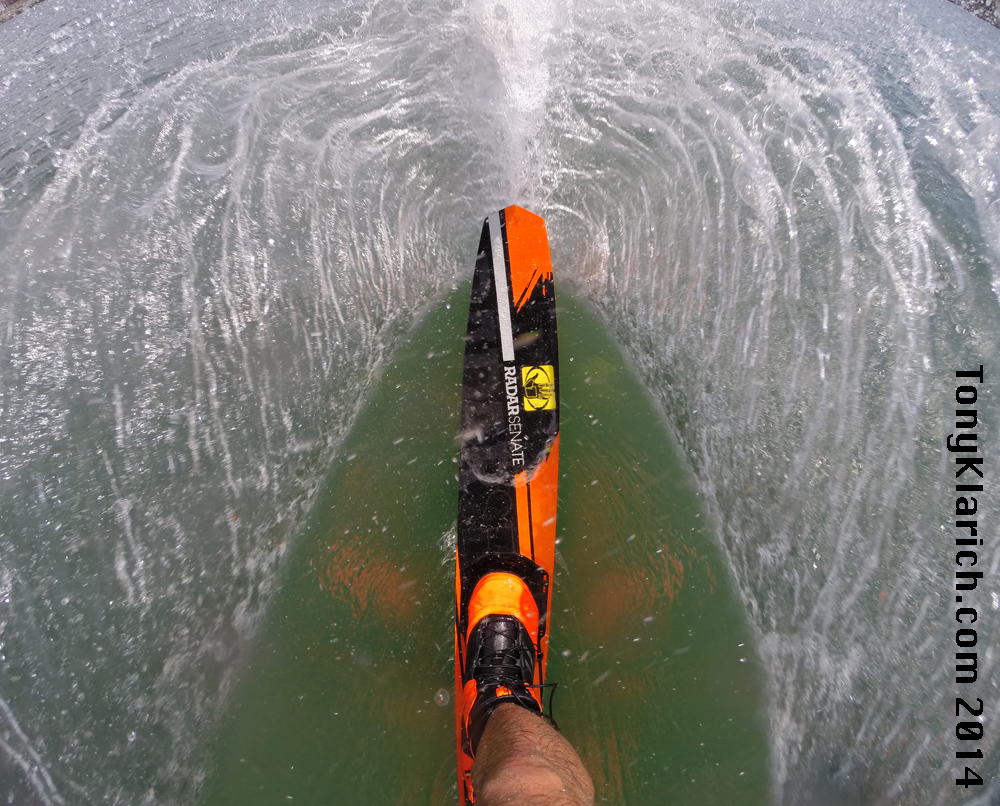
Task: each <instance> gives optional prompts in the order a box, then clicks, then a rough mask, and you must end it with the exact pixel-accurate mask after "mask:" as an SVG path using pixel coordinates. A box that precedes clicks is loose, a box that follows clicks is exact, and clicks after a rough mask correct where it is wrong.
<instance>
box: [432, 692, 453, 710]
mask: <svg viewBox="0 0 1000 806" xmlns="http://www.w3.org/2000/svg"><path fill="white" fill-rule="evenodd" d="M434 702H436V703H437V704H438V705H440V706H441V707H442V708H444V707H445V706H446V705H447V704H448V703H449V702H451V694H449V693H448V689H446V688H439V689H438V690H437V694H435V695H434Z"/></svg>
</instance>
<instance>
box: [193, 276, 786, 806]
mask: <svg viewBox="0 0 1000 806" xmlns="http://www.w3.org/2000/svg"><path fill="white" fill-rule="evenodd" d="M467 305H468V289H467V288H463V289H460V290H459V291H458V292H456V293H455V294H453V295H452V296H451V297H450V298H449V299H448V300H447V301H446V303H443V304H442V305H441V306H440V307H439V308H437V309H436V310H434V311H433V312H432V313H431V314H430V315H429V316H428V317H427V318H426V319H425V320H424V322H423V323H422V324H421V326H420V327H419V328H417V330H416V331H415V332H414V333H413V334H412V337H411V339H410V340H409V342H408V343H407V344H406V345H404V346H403V347H402V348H401V349H400V351H399V353H398V355H397V357H396V360H395V362H394V363H393V365H392V366H391V367H390V368H389V369H388V370H387V371H386V373H385V375H384V376H383V378H382V380H381V381H380V382H379V383H378V385H377V387H376V388H375V389H374V390H373V392H372V394H371V395H370V398H369V401H368V404H367V406H366V408H365V410H364V412H363V413H362V415H361V416H360V417H359V418H358V420H357V424H356V426H355V428H354V430H353V432H352V433H351V435H350V437H349V438H348V440H347V441H346V442H345V444H344V446H343V449H342V451H341V452H340V458H339V459H338V461H337V463H336V465H335V466H334V467H333V468H332V470H331V472H330V476H329V480H328V483H327V485H326V487H325V490H324V492H323V493H322V495H321V496H320V497H319V499H318V501H317V504H316V508H315V512H314V515H313V519H312V522H311V525H310V526H309V528H308V529H307V531H306V533H305V534H303V535H302V536H301V537H300V539H299V540H298V542H297V543H296V546H295V548H294V549H293V551H292V552H290V554H289V556H288V557H287V558H286V560H285V563H286V565H285V573H284V576H283V583H282V587H281V590H280V591H279V592H277V593H276V594H275V601H274V602H273V605H272V607H271V609H270V611H269V615H268V618H267V622H266V623H265V625H264V627H263V629H262V630H261V634H260V639H259V643H258V644H257V646H256V647H255V648H254V650H253V653H252V657H250V658H249V659H248V661H247V666H246V668H245V670H244V672H243V677H242V680H241V681H240V682H239V684H238V687H237V690H236V693H235V695H234V699H233V702H232V706H231V708H230V709H229V711H228V716H227V718H226V719H225V721H224V723H223V725H222V726H221V728H220V731H219V735H218V737H217V740H216V741H215V742H214V750H213V753H214V758H213V759H212V762H213V763H212V770H213V772H212V775H211V777H210V779H209V780H208V781H207V782H206V785H205V788H204V790H203V791H204V793H205V797H204V799H203V800H204V802H205V803H207V804H212V806H215V805H216V804H218V805H221V804H241V806H252V805H253V804H278V803H282V804H284V803H307V804H321V803H322V804H328V803H331V804H434V805H435V806H437V804H449V803H455V802H456V801H457V794H456V787H455V739H454V713H453V708H454V705H453V700H452V701H451V702H449V703H448V705H447V706H446V707H441V706H439V705H437V704H436V703H435V693H436V692H438V691H439V690H440V689H442V688H444V689H447V691H448V692H449V694H451V695H453V691H452V689H453V686H454V667H453V660H452V617H453V606H454V566H453V562H454V560H453V557H454V554H453V552H454V526H455V511H456V506H457V497H456V496H457V484H456V477H455V474H456V472H457V464H456V461H457V443H456V442H455V435H456V434H457V432H458V422H459V420H458V415H459V404H460V388H459V384H460V381H461V359H462V338H461V334H462V333H463V332H464V326H465V316H466V310H467ZM559 328H560V361H561V372H562V382H561V389H562V405H563V409H562V412H563V418H562V425H561V433H562V440H561V442H562V446H561V456H560V462H561V466H560V471H561V473H560V490H559V520H558V534H559V536H560V537H559V540H560V544H559V547H558V552H559V553H558V555H557V563H556V574H555V589H554V595H553V611H554V614H553V622H552V625H553V626H552V644H551V650H550V654H549V680H550V681H557V682H558V683H559V689H558V691H557V693H556V695H555V716H556V718H557V720H558V721H559V724H560V727H561V728H562V730H563V733H564V734H565V735H566V736H567V737H568V738H569V740H570V741H571V742H572V743H573V744H574V745H575V746H576V747H577V748H578V750H579V752H580V754H581V756H582V758H583V760H584V762H585V764H586V765H587V768H588V769H589V770H590V773H591V775H592V776H593V778H594V781H595V784H596V788H597V801H598V803H602V802H607V803H614V804H629V806H642V804H700V805H704V804H716V803H717V804H734V803H739V804H741V806H748V805H752V804H763V803H767V802H769V784H768V777H767V762H768V758H767V753H768V746H769V742H768V739H767V736H766V729H765V724H764V720H763V697H762V675H761V673H760V670H759V669H758V668H757V666H756V661H755V655H754V651H753V649H752V645H751V643H750V638H749V635H748V630H747V627H746V624H745V619H744V616H743V612H742V608H741V606H740V604H739V602H738V600H737V599H736V597H735V596H734V594H733V591H732V589H731V585H730V581H729V578H728V576H727V573H726V570H725V568H724V566H723V564H722V562H721V558H720V555H719V552H718V551H717V549H716V547H715V544H714V543H713V541H712V539H711V537H710V535H709V533H708V531H707V529H706V528H705V525H704V523H703V522H704V515H703V514H702V513H701V512H700V509H699V502H698V497H697V495H696V493H695V491H694V488H693V485H692V482H691V479H690V476H689V473H688V471H687V469H686V466H685V465H684V463H683V461H682V459H681V458H680V457H679V455H678V452H677V449H676V447H675V446H674V443H673V442H672V440H671V439H670V437H669V435H668V432H667V430H666V429H665V427H664V425H663V423H662V420H661V419H660V418H659V416H658V415H657V413H656V410H655V409H654V407H653V405H652V401H651V400H650V398H649V396H648V394H647V393H646V391H645V390H644V389H643V388H642V387H641V386H640V385H639V384H638V383H637V381H636V380H635V378H634V377H633V376H632V375H631V374H630V373H629V372H628V371H627V370H626V369H625V368H624V364H623V360H622V357H621V355H620V353H619V351H618V349H617V348H616V347H615V345H614V344H613V343H612V341H611V339H610V337H609V336H608V334H607V332H606V331H605V329H604V328H603V327H602V326H601V324H600V323H599V322H598V320H597V319H596V318H595V317H594V316H593V315H592V314H591V313H590V312H588V311H587V310H586V309H585V308H584V307H582V306H581V305H579V304H577V303H575V302H574V301H572V300H571V299H569V298H568V296H567V295H566V294H563V295H562V297H561V300H560V307H559Z"/></svg>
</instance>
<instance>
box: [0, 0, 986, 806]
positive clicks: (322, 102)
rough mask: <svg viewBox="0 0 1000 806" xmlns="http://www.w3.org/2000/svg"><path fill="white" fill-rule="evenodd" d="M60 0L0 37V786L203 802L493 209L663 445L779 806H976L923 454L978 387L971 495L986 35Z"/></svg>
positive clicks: (924, 9)
mask: <svg viewBox="0 0 1000 806" xmlns="http://www.w3.org/2000/svg"><path fill="white" fill-rule="evenodd" d="M85 5H86V8H82V7H80V6H79V5H65V4H63V3H62V2H60V0H49V2H48V3H43V4H41V5H38V6H36V7H34V8H32V9H31V10H29V11H27V12H25V13H23V14H21V15H20V16H19V17H17V18H16V19H15V20H14V21H13V22H11V23H8V24H6V25H4V26H3V27H2V28H0V63H2V65H3V75H2V76H0V193H2V196H0V663H2V669H0V791H2V793H3V794H6V795H7V796H8V798H9V800H10V802H17V803H36V802H37V803H44V804H61V803H67V804H69V803H95V804H96V803H101V804H106V803H122V804H133V803H150V804H152V803H164V804H165V803H190V802H193V801H194V800H196V798H197V793H198V787H199V784H200V782H201V781H202V779H203V777H204V774H205V770H204V769H203V766H202V764H203V750H204V746H205V742H206V741H207V737H208V735H209V733H210V731H211V729H212V727H213V726H214V724H215V720H216V718H217V716H218V714H219V713H220V710H221V709H222V708H223V707H224V704H225V697H226V694H227V692H228V690H229V686H230V683H231V681H232V678H233V675H234V674H235V673H236V672H238V670H239V669H240V668H241V664H242V663H243V662H244V661H245V648H246V646H247V642H248V640H249V639H250V638H251V637H252V636H253V634H254V630H255V628H256V625H257V624H258V622H259V617H260V615H261V613H262V611H263V608H264V607H265V606H266V602H267V599H268V594H269V593H270V592H271V590H272V589H273V587H274V584H275V582H276V569H277V563H278V560H279V559H280V557H281V556H282V554H283V552H284V550H285V548H286V546H287V545H288V542H289V540H291V539H292V538H294V536H295V535H296V533H297V532H298V531H299V530H300V528H301V527H302V525H303V523H304V518H305V516H306V514H307V512H308V510H309V505H310V502H311V500H312V497H313V495H314V492H315V490H316V489H317V486H318V485H319V484H320V482H321V481H322V479H323V475H324V473H325V471H326V469H327V467H328V466H329V463H330V461H331V459H332V457H333V456H334V455H335V453H336V451H337V447H338V444H339V442H340V440H341V438H342V437H343V435H344V434H345V432H346V431H347V429H348V428H349V427H350V426H351V423H352V419H353V417H354V415H355V414H356V413H357V411H358V410H359V408H360V406H361V405H362V403H363V401H364V399H365V395H366V392H367V390H368V389H369V388H370V385H371V383H372V382H373V380H374V379H375V377H376V376H377V374H378V372H379V369H380V368H381V367H382V366H384V363H385V361H386V360H387V358H389V357H390V356H391V354H392V352H393V349H394V346H395V345H397V344H398V343H399V342H400V340H401V339H404V338H405V335H406V332H407V329H408V328H409V326H410V325H411V324H412V323H413V322H414V321H415V318H416V317H418V316H419V315H420V313H421V311H422V310H424V309H426V307H427V306H428V305H429V304H430V303H432V302H433V301H434V300H435V299H436V298H438V297H439V296H440V293H441V292H443V291H445V290H446V289H448V288H450V287H451V285H452V283H453V282H454V281H455V279H456V278H457V277H458V276H460V275H461V276H464V275H465V274H467V272H468V270H469V268H470V266H471V263H470V260H471V256H472V255H473V251H474V249H475V244H476V242H477V238H478V235H479V226H480V223H481V220H482V218H483V216H484V215H485V214H486V213H487V212H489V211H490V210H492V209H494V208H497V207H500V206H503V205H505V204H508V203H520V204H523V205H525V206H528V207H530V208H532V209H533V210H535V211H536V212H539V213H541V214H543V215H544V216H545V217H546V219H547V221H548V228H549V235H550V239H551V242H552V249H553V257H554V264H555V269H556V272H557V274H558V277H559V278H560V283H562V284H563V285H565V286H568V287H571V288H572V289H573V291H574V293H576V294H577V295H578V296H582V297H584V298H586V299H588V300H590V301H591V302H592V303H593V304H594V305H595V306H596V307H597V309H598V310H599V311H600V312H601V313H602V314H603V316H604V317H605V319H606V321H607V322H608V324H609V326H610V327H611V328H612V330H613V331H614V332H615V333H616V334H617V336H618V338H619V339H620V341H621V343H622V345H623V346H624V348H625V350H626V352H627V354H628V355H629V357H630V359H631V360H632V362H633V363H634V366H635V368H636V370H637V372H638V373H639V375H640V376H641V377H642V378H643V380H644V381H645V382H646V384H647V385H648V387H649V389H650V390H651V392H652V393H653V395H654V397H655V398H656V399H657V401H658V402H659V403H660V404H661V405H662V407H663V410H664V412H665V415H666V417H667V419H668V421H669V422H670V423H671V425H672V427H673V428H674V430H675V431H676V433H677V435H678V437H679V439H680V442H681V444H682V446H683V447H684V449H685V451H686V452H687V454H688V457H689V460H690V462H691V465H692V467H693V469H694V473H695V475H696V477H697V480H698V483H699V485H700V487H701V490H702V492H703V493H704V494H705V499H706V500H707V502H708V507H709V509H710V513H711V515H712V516H713V518H714V521H715V525H716V532H717V534H718V535H719V538H720V540H721V542H722V544H723V547H724V550H725V553H726V557H727V559H728V562H729V564H730V568H731V571H732V574H733V577H734V579H735V581H736V584H737V587H738V590H739V592H740V595H741V598H742V601H743V602H744V604H745V607H746V613H747V616H748V619H749V620H750V622H751V624H752V626H753V628H754V630H755V631H756V634H757V637H758V647H757V650H758V653H759V655H760V657H761V660H762V663H763V665H764V668H765V670H766V673H767V680H768V691H767V694H768V714H767V717H768V724H769V728H770V732H771V734H770V735H771V741H772V775H773V782H774V792H775V799H776V801H777V802H780V803H794V804H798V803H803V804H805V803H827V802H832V803H865V804H868V803H871V804H890V803H908V804H909V803H912V804H944V803H956V802H971V801H972V800H973V799H974V798H976V797H979V798H984V799H985V798H986V797H988V795H987V794H986V793H983V792H976V791H975V790H970V792H969V793H965V792H964V790H960V789H956V787H955V786H954V783H953V780H954V774H955V769H956V767H955V764H954V761H953V753H954V744H955V740H954V717H953V715H952V708H953V698H954V695H955V688H956V687H955V685H954V683H953V680H954V657H953V656H954V626H953V621H952V619H953V607H954V605H953V603H952V599H951V596H952V587H951V586H952V574H953V570H954V568H953V554H954V550H953V535H952V533H951V532H952V530H950V524H951V523H952V522H953V515H952V513H951V510H950V506H951V504H950V499H949V494H950V491H951V484H952V481H953V480H952V474H953V468H952V467H951V466H950V465H949V463H948V462H949V458H948V456H947V453H946V452H945V451H944V450H943V442H944V435H945V434H946V433H947V432H948V427H949V422H950V418H952V416H953V415H952V410H953V409H954V406H953V395H954V386H955V383H954V371H955V370H956V369H974V368H977V367H978V366H979V365H980V364H982V365H984V366H985V373H986V378H987V383H986V385H985V386H984V388H983V392H982V397H981V400H980V415H979V416H980V420H981V422H982V426H981V433H980V445H981V448H982V451H983V453H984V454H985V456H986V457H987V469H988V470H987V472H988V475H987V479H989V478H990V476H989V474H990V473H991V472H995V471H993V468H992V467H990V462H991V460H994V461H995V457H997V456H1000V445H998V439H997V435H998V431H997V426H998V422H1000V419H998V415H1000V407H998V406H997V403H996V398H995V396H994V394H993V391H992V390H993V389H994V388H995V386H993V381H992V379H993V377H995V373H996V372H997V371H1000V363H998V360H997V356H998V349H997V338H998V335H1000V307H998V292H1000V70H998V68H997V65H998V64H1000V35H998V32H997V31H996V30H994V29H991V28H989V27H988V26H986V25H985V24H983V23H981V22H979V21H977V20H976V19H974V18H972V17H970V16H968V15H965V14H964V13H963V12H961V11H960V10H959V9H957V8H955V7H953V6H951V5H950V4H948V3H946V2H944V0H920V1H919V2H917V1H916V0H914V2H886V3H883V4H869V3H862V2H847V3H843V4H838V6H837V7H836V8H835V9H831V7H830V6H829V5H828V4H823V3H819V2H814V1H813V0H809V1H808V2H784V0H762V2H754V3H749V2H747V3H743V2H716V1H715V0H709V1H708V2H697V3H696V2H688V0H673V1H672V2H655V3H654V2H629V0H621V2H619V3H617V4H614V5H612V4H606V3H599V2H586V1H581V2H577V1H576V0H561V1H560V0H531V2H528V0H469V2H462V0H453V1H447V0H446V1H445V2H440V3H433V2H427V3H425V2H410V3H407V2H404V1H403V0H387V1H386V2H371V3H368V4H365V3H346V4H343V5H341V6H339V7H337V8H333V9H331V8H330V7H329V5H328V4H325V3H318V2H313V1H312V0H303V2H298V3H294V4H289V5H281V6H279V7H274V8H272V7H270V6H268V5H265V4H259V5H253V4H245V3H236V2H227V1H226V0H223V2H221V3H217V4H213V5H212V7H202V6H197V5H196V6H194V7H188V6H179V7H177V8H168V7H166V6H165V4H163V3H153V2H146V1H145V0H140V1H139V2H133V1H132V0H130V1H129V2H125V1H124V0H98V1H97V2H94V3H88V4H85ZM981 510H982V511H981V513H980V518H981V520H982V522H983V524H984V526H985V527H986V528H984V529H983V530H982V531H981V534H982V535H984V536H985V543H986V545H985V546H984V547H983V550H982V553H981V555H980V563H979V567H982V568H984V569H986V571H987V576H986V579H984V585H985V586H986V590H983V591H980V594H981V598H980V604H981V607H980V617H979V622H978V624H977V627H978V630H979V636H980V643H979V649H980V657H979V683H978V684H977V685H978V689H977V695H976V696H980V697H983V698H984V699H985V700H986V701H987V702H988V703H990V705H989V707H988V708H987V711H986V713H985V716H986V724H985V738H984V740H983V742H981V743H979V745H978V746H981V747H983V748H984V750H985V752H986V760H985V762H983V764H982V766H981V767H980V769H981V771H982V772H983V773H985V774H987V776H989V774H991V773H995V772H996V770H997V762H996V748H997V737H998V736H1000V720H998V719H997V715H998V714H1000V709H998V708H997V707H995V703H997V702H1000V700H997V699H996V695H995V691H996V686H997V682H998V680H1000V673H998V671H997V656H996V650H995V648H994V645H995V643H996V641H995V639H996V637H997V635H998V633H1000V623H998V619H997V604H996V602H997V598H996V596H997V594H996V593H993V591H996V590H998V586H997V582H996V579H997V577H996V574H997V566H998V565H1000V551H998V550H997V547H998V545H1000V543H998V538H1000V529H998V528H997V526H996V513H997V507H996V504H995V497H994V496H992V495H990V494H989V493H988V494H987V495H986V496H985V501H984V504H983V505H981ZM990 595H992V599H991V598H990ZM991 601H992V605H991V604H990V602H991ZM993 791H995V790H993Z"/></svg>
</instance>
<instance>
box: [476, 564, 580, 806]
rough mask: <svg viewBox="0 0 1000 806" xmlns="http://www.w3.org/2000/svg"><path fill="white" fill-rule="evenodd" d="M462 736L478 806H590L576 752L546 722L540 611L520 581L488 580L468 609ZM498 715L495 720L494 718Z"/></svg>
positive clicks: (502, 576)
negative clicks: (540, 662)
mask: <svg viewBox="0 0 1000 806" xmlns="http://www.w3.org/2000/svg"><path fill="white" fill-rule="evenodd" d="M468 623H469V625H470V629H469V632H468V635H467V639H466V655H465V657H466V667H465V669H466V670H465V678H464V690H463V697H464V705H465V708H464V714H463V720H462V722H463V729H464V731H465V734H466V737H467V738H468V741H469V747H471V750H472V756H473V758H474V759H475V762H474V765H473V768H472V777H473V780H474V782H475V795H474V796H472V792H471V791H470V792H469V795H470V797H471V800H473V801H474V802H475V803H476V805H477V806H496V805H497V804H504V806H592V804H593V803H594V785H593V782H592V781H591V779H590V776H589V775H588V774H587V770H586V768H585V767H584V766H583V762H582V761H581V760H580V757H579V755H577V753H576V751H575V750H574V749H573V747H572V745H570V743H569V742H568V741H566V739H565V738H564V737H563V736H562V735H561V734H560V733H559V732H558V731H557V730H556V729H555V728H554V727H552V726H551V725H549V724H548V723H546V722H545V721H544V720H543V719H542V717H541V713H542V707H541V695H540V693H539V692H540V688H539V686H538V678H539V674H538V672H537V668H538V625H539V613H538V606H537V605H536V603H535V600H534V597H533V596H532V595H531V592H530V591H529V590H528V586H527V585H526V584H525V583H524V581H523V580H522V579H520V578H519V577H517V576H515V575H514V574H508V573H502V572H500V573H492V574H487V575H486V576H485V577H483V578H482V579H481V580H480V581H479V584H478V585H476V588H475V590H474V591H473V594H472V598H471V600H470V603H469V621H468ZM491 715H492V716H491Z"/></svg>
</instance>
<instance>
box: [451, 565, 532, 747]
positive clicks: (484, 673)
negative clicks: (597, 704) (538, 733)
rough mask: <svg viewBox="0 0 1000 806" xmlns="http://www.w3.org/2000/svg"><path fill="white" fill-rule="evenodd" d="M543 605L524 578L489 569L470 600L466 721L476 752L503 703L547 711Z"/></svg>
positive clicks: (465, 692) (464, 719)
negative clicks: (540, 668) (541, 662)
mask: <svg viewBox="0 0 1000 806" xmlns="http://www.w3.org/2000/svg"><path fill="white" fill-rule="evenodd" d="M538 622H539V613H538V606H537V604H536V603H535V599H534V597H533V596H532V595H531V592H530V591H529V590H528V586H527V585H526V584H525V583H524V581H523V580H522V579H521V578H520V577H517V576H515V575H514V574H508V573H503V572H497V573H492V574H487V575H486V576H484V577H483V578H482V579H481V580H480V581H479V584H478V585H476V587H475V590H474V591H473V593H472V598H471V600H470V601H469V621H468V623H469V633H468V636H467V639H466V651H465V657H466V667H465V668H466V673H465V680H464V692H463V694H464V702H465V714H464V718H463V724H464V727H465V732H466V735H467V736H468V737H469V743H470V745H471V747H472V754H473V757H475V753H476V749H477V747H478V745H479V740H480V738H482V735H483V730H484V729H485V728H486V721H487V720H488V719H489V717H490V714H492V713H493V711H495V710H496V709H497V708H498V707H499V706H500V705H502V704H503V703H506V702H510V703H515V704H517V705H520V706H521V707H522V708H527V709H528V710H529V711H534V712H535V713H539V714H540V713H541V712H542V707H541V704H540V702H541V696H540V695H539V694H536V693H535V692H537V691H538V689H537V688H531V687H532V686H534V685H535V684H536V676H535V667H536V663H537V660H538V649H537V647H538Z"/></svg>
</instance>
